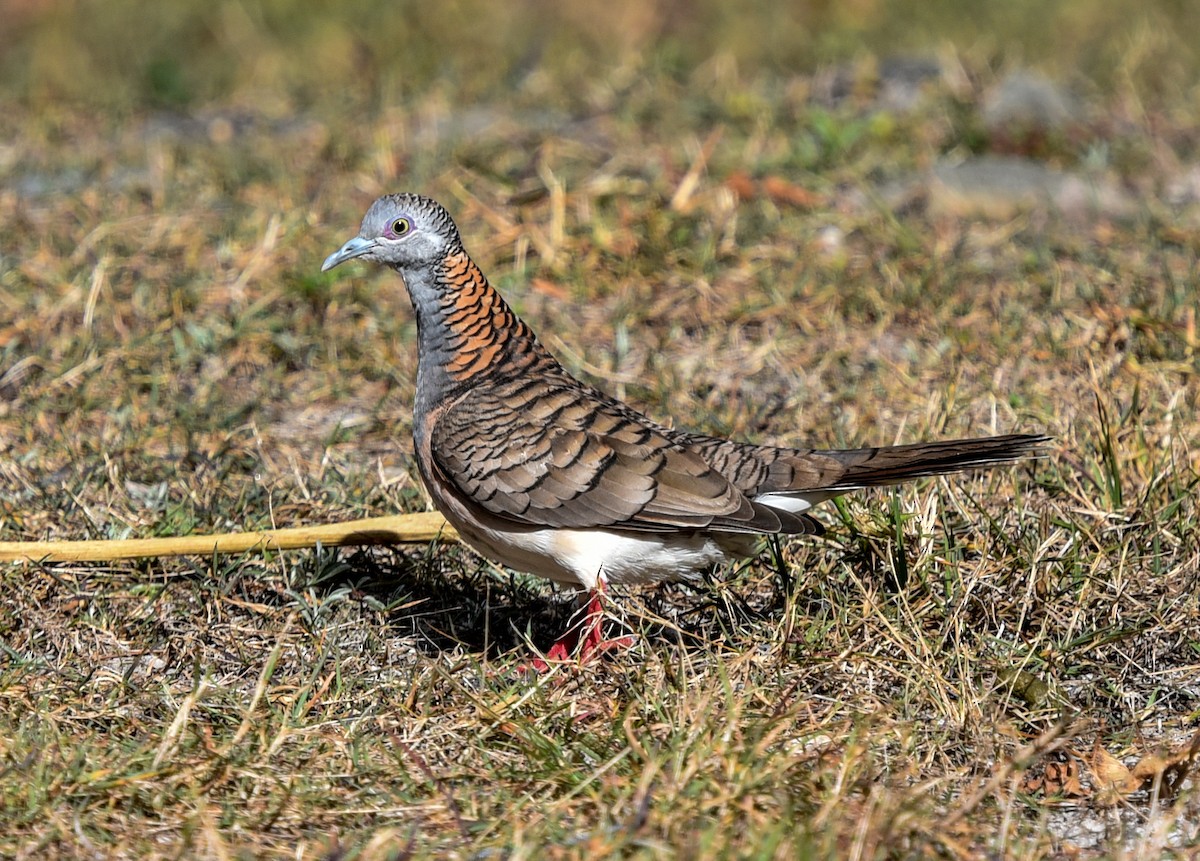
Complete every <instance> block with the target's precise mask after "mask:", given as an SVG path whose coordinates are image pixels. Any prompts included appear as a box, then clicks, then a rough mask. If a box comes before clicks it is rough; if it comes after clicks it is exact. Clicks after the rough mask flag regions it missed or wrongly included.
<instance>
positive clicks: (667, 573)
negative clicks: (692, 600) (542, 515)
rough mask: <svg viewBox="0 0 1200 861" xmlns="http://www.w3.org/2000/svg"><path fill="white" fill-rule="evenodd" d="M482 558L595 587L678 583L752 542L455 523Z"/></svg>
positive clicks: (742, 553)
mask: <svg viewBox="0 0 1200 861" xmlns="http://www.w3.org/2000/svg"><path fill="white" fill-rule="evenodd" d="M455 526H456V527H457V528H458V530H459V534H460V535H461V536H462V538H463V539H464V540H465V541H466V542H467V544H469V545H471V546H472V547H473V548H475V549H476V550H477V551H479V552H480V553H482V554H483V555H484V556H486V557H488V558H489V559H492V560H494V561H496V562H499V563H500V564H502V565H506V566H508V567H509V568H512V569H514V570H516V571H524V572H527V573H529V574H536V575H537V576H539V577H545V578H547V579H550V580H553V581H555V582H556V583H560V584H562V585H564V586H574V587H577V588H583V589H588V590H590V589H593V588H595V586H596V584H597V583H598V582H601V581H603V582H605V583H614V584H634V583H657V582H660V581H663V580H678V579H680V578H683V577H687V576H688V575H691V574H696V573H698V572H700V571H703V570H705V569H707V568H710V567H712V566H713V565H717V564H720V563H721V562H724V561H726V560H727V559H728V558H730V556H731V555H732V556H745V555H749V554H750V553H752V552H753V549H754V538H753V537H752V536H743V535H725V534H720V535H714V534H704V533H699V532H682V533H657V532H644V533H643V532H618V531H611V530H605V529H550V528H546V529H527V530H519V531H518V530H508V529H505V530H503V531H501V530H498V529H493V528H488V527H480V526H479V525H478V524H476V525H473V526H466V525H462V524H455Z"/></svg>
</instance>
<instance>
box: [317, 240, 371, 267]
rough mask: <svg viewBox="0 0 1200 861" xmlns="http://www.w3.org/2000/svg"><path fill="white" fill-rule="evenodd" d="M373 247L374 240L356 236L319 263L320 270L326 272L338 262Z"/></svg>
mask: <svg viewBox="0 0 1200 861" xmlns="http://www.w3.org/2000/svg"><path fill="white" fill-rule="evenodd" d="M374 247H375V242H374V241H373V240H370V239H363V238H362V237H361V236H356V237H354V238H353V239H351V240H350V241H349V242H347V243H346V244H345V245H343V246H342V247H341V248H339V249H338V250H337V251H335V252H333V253H332V254H330V255H329V256H328V257H326V258H325V262H324V263H322V264H321V271H322V272H328V271H329V270H330V269H332V268H333V267H334V266H337V265H338V264H339V263H345V262H346V261H347V260H353V259H354V258H355V257H361V256H362V255H364V254H366V253H367V252H368V251H370V250H371V249H372V248H374Z"/></svg>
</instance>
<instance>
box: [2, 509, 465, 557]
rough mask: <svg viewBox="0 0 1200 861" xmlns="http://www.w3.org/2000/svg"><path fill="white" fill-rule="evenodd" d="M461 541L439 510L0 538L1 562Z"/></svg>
mask: <svg viewBox="0 0 1200 861" xmlns="http://www.w3.org/2000/svg"><path fill="white" fill-rule="evenodd" d="M434 540H438V541H447V542H449V541H457V540H458V533H457V532H455V531H454V527H452V526H451V525H450V524H448V523H447V522H446V520H445V518H443V517H442V515H440V514H438V513H437V512H433V511H430V512H425V513H422V514H397V515H393V516H391V517H368V518H364V519H363V520H347V521H346V522H345V523H331V524H328V525H326V526H297V527H294V528H292V529H268V530H265V531H263V532H231V533H228V534H225V535H181V536H178V537H172V538H129V539H124V540H119V541H0V562H22V561H28V562H111V561H113V560H116V559H145V558H147V557H151V556H211V555H213V554H214V553H263V552H267V551H271V550H299V549H303V548H306V547H315V546H316V545H317V544H321V545H322V546H324V547H342V546H348V545H363V544H427V543H428V542H430V541H434Z"/></svg>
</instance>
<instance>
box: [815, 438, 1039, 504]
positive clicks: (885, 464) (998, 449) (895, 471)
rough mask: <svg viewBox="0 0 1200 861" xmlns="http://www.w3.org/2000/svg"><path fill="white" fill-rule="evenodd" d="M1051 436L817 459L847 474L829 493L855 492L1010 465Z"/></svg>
mask: <svg viewBox="0 0 1200 861" xmlns="http://www.w3.org/2000/svg"><path fill="white" fill-rule="evenodd" d="M1050 439H1051V438H1050V437H1048V436H1044V435H1042V434H1005V435H1004V436H992V437H979V438H976V439H949V440H942V441H940V442H918V443H911V444H908V445H894V446H883V447H880V448H860V449H850V450H842V451H824V452H821V454H823V455H825V456H827V457H831V458H833V459H834V460H836V461H838V462H839V463H840V464H841V465H842V467H843V468H844V469H845V472H843V473H842V475H840V476H838V478H837V481H836V483H835V484H832V485H830V486H829V487H828V488H827V489H828V490H832V491H839V492H840V491H843V490H853V489H854V488H857V487H880V486H883V485H888V484H899V483H900V482H903V481H909V480H911V479H914V478H923V477H925V476H929V475H945V474H946V473H951V472H962V471H963V470H968V469H977V468H980V467H988V466H995V465H996V464H1003V463H1011V462H1012V461H1015V460H1020V459H1021V458H1025V457H1037V456H1040V455H1043V454H1044V453H1045V445H1046V443H1048V442H1050Z"/></svg>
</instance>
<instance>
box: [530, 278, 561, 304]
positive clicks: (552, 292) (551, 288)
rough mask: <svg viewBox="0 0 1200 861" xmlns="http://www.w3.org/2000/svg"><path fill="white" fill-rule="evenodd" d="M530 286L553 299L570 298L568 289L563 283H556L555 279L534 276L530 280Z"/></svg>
mask: <svg viewBox="0 0 1200 861" xmlns="http://www.w3.org/2000/svg"><path fill="white" fill-rule="evenodd" d="M529 286H530V287H532V288H533V289H534V290H536V291H537V292H539V293H541V294H542V295H544V296H549V297H550V298H551V299H558V300H560V301H563V300H566V299H568V298H570V294H569V293H568V292H567V289H566V288H565V287H563V286H562V285H561V284H555V283H554V282H553V281H547V280H546V279H545V278H533V279H531V280H530V282H529Z"/></svg>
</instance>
